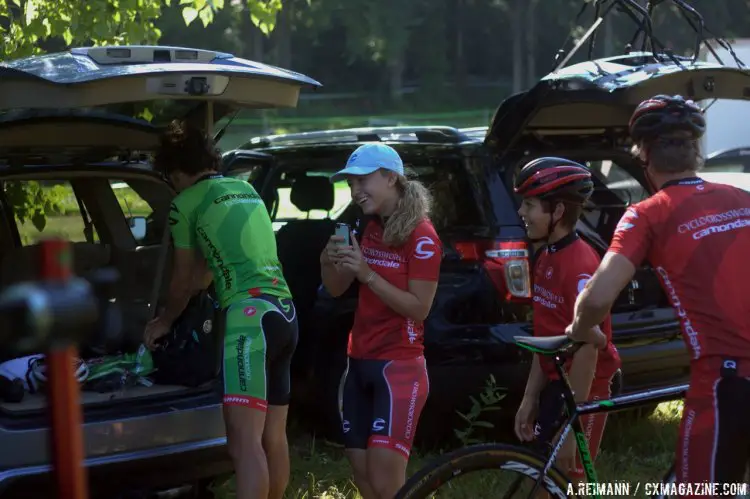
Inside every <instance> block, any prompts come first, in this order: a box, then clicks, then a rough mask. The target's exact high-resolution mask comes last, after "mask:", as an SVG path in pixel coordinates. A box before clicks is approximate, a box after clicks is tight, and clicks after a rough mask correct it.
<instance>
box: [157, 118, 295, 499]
mask: <svg viewBox="0 0 750 499" xmlns="http://www.w3.org/2000/svg"><path fill="white" fill-rule="evenodd" d="M220 164H221V156H220V155H219V151H218V150H217V149H216V147H215V145H214V143H213V141H212V140H211V139H210V138H208V137H207V136H206V135H205V134H204V133H203V132H202V131H200V130H198V129H195V128H193V127H191V126H188V125H186V124H183V123H178V122H173V123H171V124H170V126H169V128H168V129H167V131H166V133H165V134H164V135H163V137H162V140H161V145H160V148H159V150H158V152H157V154H156V157H155V160H154V166H155V167H156V168H157V169H158V170H160V171H162V172H164V174H165V175H166V176H167V177H168V178H169V180H170V181H171V182H172V184H173V185H174V187H175V189H176V190H177V191H178V192H179V194H178V195H177V197H175V199H174V201H173V203H172V207H171V210H170V215H169V224H170V226H171V231H172V239H173V242H174V264H173V270H172V277H171V282H170V286H169V297H168V299H167V304H166V308H165V310H164V312H163V313H162V314H161V315H160V316H159V317H157V318H155V319H154V320H152V321H151V322H149V324H148V325H147V326H146V331H145V336H144V341H145V343H146V345H147V346H149V347H150V348H153V347H154V346H155V341H156V340H157V339H159V338H161V337H162V336H164V335H165V334H166V333H167V332H168V331H170V329H171V327H172V324H173V322H174V321H175V320H176V319H177V317H179V316H180V314H181V313H182V312H183V310H184V309H185V306H186V305H187V303H188V301H189V299H190V296H191V295H192V293H193V292H194V291H195V290H196V288H199V287H201V286H202V285H204V284H205V282H206V265H207V267H208V271H209V272H210V276H211V277H212V278H213V281H214V285H215V288H216V293H217V295H218V296H217V298H218V299H219V302H220V303H221V306H222V307H223V308H224V310H225V313H226V331H225V334H224V370H223V372H224V419H225V423H226V426H227V441H228V446H229V453H230V455H231V456H232V460H233V462H234V467H235V471H236V474H237V477H236V480H237V498H238V499H250V498H254V499H255V498H266V497H270V498H279V499H280V498H281V497H282V496H283V494H284V490H285V489H286V486H287V483H288V481H289V448H288V444H287V439H286V419H287V410H288V407H289V396H290V379H289V378H290V373H289V369H290V364H291V359H292V354H293V353H294V350H295V348H296V346H297V335H298V332H297V317H296V311H295V308H294V304H293V303H292V295H291V293H290V292H289V288H288V286H287V283H286V281H285V280H284V276H283V274H282V271H281V264H280V263H279V260H278V256H277V253H276V239H275V236H274V232H273V227H272V225H271V219H270V217H269V215H268V211H267V210H266V206H265V204H264V203H263V200H262V199H261V198H260V196H258V193H257V192H256V191H255V189H254V188H253V186H252V185H250V184H249V183H248V182H246V181H242V180H238V179H232V178H225V177H223V176H222V175H220V174H219V173H218V172H219V170H220ZM264 449H265V450H264Z"/></svg>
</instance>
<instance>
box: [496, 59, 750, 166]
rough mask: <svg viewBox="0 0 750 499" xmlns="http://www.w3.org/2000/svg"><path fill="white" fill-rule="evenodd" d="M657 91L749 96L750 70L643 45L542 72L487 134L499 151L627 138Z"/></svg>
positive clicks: (499, 115) (699, 97)
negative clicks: (633, 118)
mask: <svg viewBox="0 0 750 499" xmlns="http://www.w3.org/2000/svg"><path fill="white" fill-rule="evenodd" d="M657 94H668V95H674V94H680V95H682V96H684V97H686V98H690V99H693V100H695V101H700V100H704V99H750V73H748V72H747V71H744V70H741V69H737V68H733V67H728V66H723V65H721V64H715V63H708V62H701V61H695V62H694V61H693V60H692V59H688V58H677V57H667V56H665V55H660V54H657V56H656V58H655V57H654V54H652V53H645V52H637V53H630V54H628V55H623V56H616V57H610V58H606V59H599V60H593V61H586V62H581V63H579V64H575V65H572V66H569V67H566V68H563V69H561V70H559V71H557V72H554V73H551V74H549V75H547V76H546V77H544V78H542V79H541V80H540V81H539V82H538V83H537V84H536V85H534V86H533V87H532V88H531V89H529V90H528V91H526V92H522V93H519V94H516V95H513V96H511V97H509V98H508V99H506V100H505V101H504V102H503V103H502V104H501V105H500V106H499V107H498V109H497V111H496V113H495V115H494V116H493V119H492V123H491V125H490V128H489V131H488V133H487V136H486V138H485V144H486V145H487V146H488V147H489V148H490V149H491V150H492V152H493V153H494V154H497V155H502V154H504V153H505V152H507V151H509V150H511V149H513V148H515V147H527V146H528V143H525V142H526V139H527V138H536V139H537V140H542V141H543V142H546V143H554V142H556V141H557V140H556V137H561V138H562V137H570V136H577V137H581V136H586V135H589V136H597V137H602V138H603V137H608V138H609V139H611V140H609V141H607V144H608V146H609V147H611V146H612V140H614V141H616V142H617V141H620V142H622V143H623V144H622V145H624V143H625V142H627V140H628V135H627V127H628V121H629V119H630V115H631V114H632V112H633V110H634V109H635V107H636V106H637V105H638V104H639V103H640V102H641V101H643V100H645V99H648V98H649V97H652V96H654V95H657Z"/></svg>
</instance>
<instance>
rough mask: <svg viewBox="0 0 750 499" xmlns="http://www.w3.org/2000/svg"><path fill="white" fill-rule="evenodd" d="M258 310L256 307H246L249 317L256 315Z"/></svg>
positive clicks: (246, 313)
mask: <svg viewBox="0 0 750 499" xmlns="http://www.w3.org/2000/svg"><path fill="white" fill-rule="evenodd" d="M257 311H258V309H256V308H255V307H245V311H244V312H245V315H246V316H248V317H252V316H254V315H255V313H256V312H257Z"/></svg>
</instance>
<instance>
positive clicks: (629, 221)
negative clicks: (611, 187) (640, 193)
mask: <svg viewBox="0 0 750 499" xmlns="http://www.w3.org/2000/svg"><path fill="white" fill-rule="evenodd" d="M637 219H638V212H637V211H635V209H634V208H628V209H627V210H626V211H625V213H624V214H623V215H622V218H621V219H620V222H619V223H618V224H617V227H615V234H616V233H618V232H623V231H626V230H630V229H632V228H633V227H635V221H636V220H637Z"/></svg>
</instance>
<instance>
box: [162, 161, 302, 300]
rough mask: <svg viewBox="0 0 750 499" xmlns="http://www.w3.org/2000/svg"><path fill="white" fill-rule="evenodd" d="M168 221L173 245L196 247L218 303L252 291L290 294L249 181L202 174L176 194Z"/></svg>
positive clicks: (266, 221) (266, 220) (279, 295)
mask: <svg viewBox="0 0 750 499" xmlns="http://www.w3.org/2000/svg"><path fill="white" fill-rule="evenodd" d="M169 224H170V227H171V231H172V239H173V241H174V246H175V248H183V249H200V251H201V253H203V256H204V257H205V258H206V261H207V263H208V267H209V268H210V269H211V271H212V272H213V276H214V284H215V287H216V293H217V295H218V296H217V298H218V299H219V302H220V303H221V306H222V307H227V306H229V305H230V304H232V303H235V302H237V301H240V300H243V299H245V298H248V297H252V296H260V295H263V294H265V295H271V296H275V297H277V298H291V297H292V295H291V293H290V292H289V287H288V286H287V283H286V280H285V279H284V275H283V273H282V269H281V263H280V262H279V259H278V255H277V253H276V238H275V236H274V233H273V225H272V224H271V217H270V216H269V215H268V210H267V209H266V206H265V204H264V203H263V200H262V199H261V198H260V196H259V195H258V193H257V192H256V190H255V189H254V188H253V186H252V185H250V184H249V183H248V182H245V181H243V180H239V179H233V178H229V177H223V176H221V175H206V176H204V177H202V178H201V179H199V180H198V181H197V182H196V183H195V184H193V185H192V186H190V187H188V188H187V189H185V190H184V191H182V192H181V193H180V194H178V195H177V196H176V197H175V199H174V201H173V202H172V207H171V209H170V214H169Z"/></svg>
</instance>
